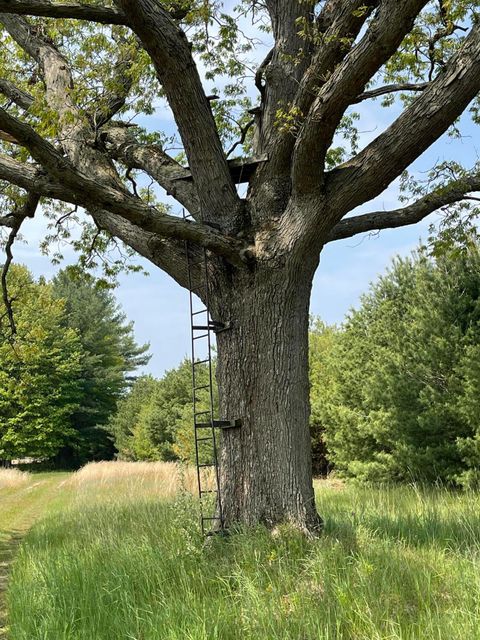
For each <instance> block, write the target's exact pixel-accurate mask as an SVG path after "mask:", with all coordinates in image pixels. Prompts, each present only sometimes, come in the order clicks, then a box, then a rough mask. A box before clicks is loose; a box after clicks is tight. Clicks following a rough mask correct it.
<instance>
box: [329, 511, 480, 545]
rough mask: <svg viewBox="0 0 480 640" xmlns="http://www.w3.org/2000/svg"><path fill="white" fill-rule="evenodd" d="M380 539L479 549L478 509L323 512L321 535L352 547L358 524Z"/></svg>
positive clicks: (479, 518)
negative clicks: (460, 511)
mask: <svg viewBox="0 0 480 640" xmlns="http://www.w3.org/2000/svg"><path fill="white" fill-rule="evenodd" d="M360 525H361V526H362V527H363V528H364V529H367V530H368V531H370V532H371V534H372V535H374V536H375V537H378V538H382V539H388V540H392V541H401V542H405V543H407V544H408V545H410V546H414V547H421V546H425V547H436V548H441V549H451V550H453V551H460V552H471V551H475V550H477V551H478V550H479V549H480V513H479V514H474V513H472V514H469V515H468V517H467V516H465V515H464V514H462V515H459V514H455V513H453V514H450V515H445V514H440V513H435V512H431V513H424V514H421V515H419V514H412V513H405V514H397V515H392V514H385V515H382V514H374V513H364V514H358V515H357V514H355V513H353V512H352V513H348V512H345V513H338V512H337V513H335V514H334V515H333V517H332V518H329V517H328V516H327V519H326V526H325V535H327V536H333V537H335V538H337V539H338V540H339V541H340V542H342V543H343V544H344V545H346V546H348V547H350V548H351V549H352V550H354V549H355V546H356V531H357V529H358V527H359V526H360Z"/></svg>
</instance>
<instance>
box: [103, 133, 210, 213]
mask: <svg viewBox="0 0 480 640" xmlns="http://www.w3.org/2000/svg"><path fill="white" fill-rule="evenodd" d="M100 139H101V141H102V142H103V143H104V144H105V146H106V149H107V152H108V153H109V155H110V156H111V157H112V158H114V159H115V160H118V161H119V162H121V163H122V164H124V165H125V166H126V167H128V168H130V169H140V170H142V171H145V172H146V173H148V175H149V176H151V177H152V178H153V179H154V180H156V181H157V182H158V184H159V185H160V186H161V187H162V188H163V189H165V191H166V192H167V193H168V194H169V195H172V196H173V197H174V198H175V199H176V200H178V202H180V204H182V205H183V206H184V207H186V208H187V209H188V210H189V211H190V213H191V214H192V215H193V216H194V217H197V216H198V214H199V208H200V203H199V200H198V196H197V192H196V189H195V184H194V183H193V182H186V181H185V180H175V177H176V176H178V173H179V171H182V170H183V167H182V166H181V165H179V164H178V162H175V160H174V159H173V158H171V157H170V156H169V155H168V154H167V153H165V151H163V149H162V148H161V147H160V146H158V145H153V144H148V145H146V144H140V143H139V142H138V141H137V140H136V139H135V136H134V134H133V133H132V131H131V129H130V128H125V127H123V126H115V123H112V125H111V126H109V127H107V128H105V129H104V130H103V131H102V132H101V134H100Z"/></svg>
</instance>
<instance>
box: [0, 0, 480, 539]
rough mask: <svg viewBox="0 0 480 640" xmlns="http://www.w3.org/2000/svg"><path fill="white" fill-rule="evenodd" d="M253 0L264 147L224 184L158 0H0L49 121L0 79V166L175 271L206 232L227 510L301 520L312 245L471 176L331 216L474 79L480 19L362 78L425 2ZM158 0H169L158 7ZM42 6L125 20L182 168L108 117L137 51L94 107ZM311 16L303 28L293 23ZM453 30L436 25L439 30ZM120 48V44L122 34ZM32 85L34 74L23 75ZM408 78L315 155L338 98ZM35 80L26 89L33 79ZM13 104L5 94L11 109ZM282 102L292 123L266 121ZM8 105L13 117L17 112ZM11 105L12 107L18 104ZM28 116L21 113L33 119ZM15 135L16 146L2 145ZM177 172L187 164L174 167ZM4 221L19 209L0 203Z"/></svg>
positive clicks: (477, 86)
mask: <svg viewBox="0 0 480 640" xmlns="http://www.w3.org/2000/svg"><path fill="white" fill-rule="evenodd" d="M314 4H315V3H313V2H304V1H302V2H300V1H299V0H279V1H278V2H273V1H270V0H267V1H266V3H265V7H266V9H267V11H268V15H269V16H270V19H271V25H272V33H273V39H274V43H273V48H272V50H271V52H270V53H269V54H268V56H267V57H266V58H265V60H264V62H263V63H262V64H261V65H260V66H259V68H258V71H257V74H256V78H255V84H256V86H257V88H258V90H259V92H260V104H259V107H258V109H257V110H256V114H255V149H254V151H255V153H256V154H259V155H260V154H261V155H262V156H265V157H267V158H268V161H265V162H262V163H261V164H259V165H258V167H257V168H256V169H255V171H253V172H252V177H251V178H250V181H249V186H248V194H247V196H246V197H245V198H240V197H239V195H238V193H237V190H236V186H235V181H234V179H233V178H232V175H231V173H230V167H229V164H228V162H227V154H226V152H225V150H224V149H223V148H222V144H221V142H220V135H219V132H218V130H217V125H216V123H215V120H214V118H213V115H212V111H211V107H210V101H209V98H208V96H207V95H206V92H205V89H204V87H203V84H202V79H201V77H200V74H199V71H198V69H197V66H196V64H195V60H194V57H193V55H192V51H191V46H190V43H189V42H188V40H187V36H186V34H185V32H184V31H183V29H182V27H181V24H180V23H179V20H181V18H182V15H184V14H183V12H182V11H181V10H178V11H177V10H175V9H173V10H170V11H169V10H167V8H166V5H165V3H163V2H160V1H159V0H137V1H136V2H133V1H132V0H115V2H114V5H115V6H116V8H110V7H102V6H100V5H98V3H95V4H86V3H69V4H67V3H58V2H50V1H48V0H5V1H1V0H0V12H4V13H0V24H1V25H2V27H3V30H4V31H6V32H8V33H9V34H10V35H11V36H12V38H14V40H15V41H16V42H17V43H18V45H19V46H20V47H21V48H22V49H23V51H24V53H25V55H26V56H28V57H29V59H30V61H29V64H31V65H32V66H34V67H35V68H36V72H37V73H38V75H39V77H40V78H41V82H42V86H43V89H44V95H43V97H44V99H45V101H46V104H47V105H48V108H49V109H51V110H53V111H54V112H55V113H56V116H57V117H58V132H57V134H56V136H54V137H53V138H54V139H52V138H49V139H47V138H45V137H42V135H40V134H39V132H38V131H37V130H36V129H35V126H36V125H35V119H34V118H30V117H28V116H29V111H30V110H31V106H32V104H33V102H34V98H33V96H32V95H30V94H29V93H28V92H27V91H25V87H23V88H19V87H17V86H16V85H15V83H14V82H12V79H11V78H0V94H2V96H5V99H6V100H7V101H8V104H5V103H2V104H3V105H4V106H3V108H0V141H1V142H0V144H2V145H10V146H11V149H12V151H11V153H10V152H9V151H8V147H7V148H5V146H3V153H2V154H0V180H4V181H6V182H7V183H8V184H10V185H15V186H16V187H19V188H20V189H23V190H25V191H26V192H28V193H34V194H36V195H35V197H38V196H46V197H49V198H53V199H56V200H59V201H63V202H68V203H72V204H74V205H77V206H81V207H84V208H85V209H86V211H88V213H89V215H90V216H91V218H92V219H93V220H94V221H95V223H96V224H97V226H98V227H100V228H101V229H105V230H107V231H108V232H109V233H110V234H112V235H113V236H115V237H117V238H119V239H121V240H122V241H124V242H125V243H126V244H128V245H129V246H130V247H132V248H134V249H135V250H136V251H137V252H138V253H140V254H141V255H142V256H144V257H146V258H147V259H148V260H150V261H151V262H152V263H153V264H155V265H157V266H158V267H160V268H161V269H163V270H164V271H165V272H166V273H168V274H170V275H171V276H172V277H173V278H174V279H175V280H176V282H178V283H179V284H180V285H181V286H186V285H187V283H188V278H187V273H186V262H185V259H184V241H185V240H188V242H189V246H190V248H191V250H192V251H193V253H194V254H196V255H201V254H202V251H203V249H202V248H206V249H207V251H208V257H209V268H210V269H211V276H212V284H213V286H212V290H211V291H210V302H211V306H212V309H213V311H214V315H215V319H217V320H220V321H223V322H225V323H229V325H230V326H231V329H229V330H228V331H225V332H222V333H220V334H219V336H218V381H219V387H220V400H221V407H222V413H223V415H222V418H228V419H237V418H240V419H241V420H242V422H243V426H242V427H241V428H240V429H237V430H236V429H233V430H231V431H227V432H225V434H224V441H223V449H222V455H221V474H222V486H223V496H222V497H223V503H224V510H225V516H226V524H227V526H228V525H231V524H234V523H236V522H243V523H247V524H255V523H258V522H264V523H266V524H268V525H269V526H274V525H276V524H277V523H279V522H282V521H285V520H288V521H291V522H293V523H294V524H296V525H297V526H298V527H300V528H302V529H305V530H308V531H316V530H317V529H318V526H319V523H320V520H319V518H318V516H317V514H316V510H315V505H314V498H313V490H312V478H311V462H310V440H309V430H308V415H309V406H308V362H307V335H308V307H309V298H310V288H311V283H312V278H313V275H314V272H315V269H316V267H317V264H318V261H319V256H320V252H321V250H322V248H323V246H324V245H325V244H326V243H327V242H330V241H332V240H336V239H339V238H345V237H350V236H352V235H354V234H355V233H359V232H365V231H371V230H378V229H383V228H388V227H395V226H403V225H407V224H412V223H415V222H418V221H419V220H421V219H422V218H424V217H425V216H426V215H428V214H429V213H431V212H433V211H435V210H437V209H438V208H440V207H442V206H445V205H447V204H451V203H454V202H459V201H461V200H462V199H463V198H465V197H466V196H468V194H469V193H471V192H472V191H474V190H477V189H479V187H480V182H479V177H478V175H476V174H472V175H469V176H466V177H464V178H463V179H462V180H454V181H452V182H451V184H448V185H443V186H442V188H441V189H436V190H434V191H433V192H432V193H430V194H428V195H427V196H424V197H423V198H421V199H420V200H419V201H418V202H416V203H413V204H411V205H409V206H407V207H405V208H403V209H397V210H395V211H390V212H374V213H370V214H364V215H361V216H355V217H353V218H346V217H345V216H346V215H347V214H348V213H349V212H350V211H351V210H352V209H353V208H355V207H356V206H358V205H360V204H363V203H365V202H368V201H369V200H371V199H372V198H374V197H375V196H377V195H379V194H380V193H381V192H382V191H383V190H384V189H385V188H386V187H387V186H388V185H389V184H390V183H391V182H392V181H393V180H394V179H395V178H397V177H398V176H399V175H400V173H401V172H402V171H403V170H404V169H405V168H406V167H408V166H409V165H410V164H411V163H412V162H413V161H414V160H415V159H416V158H417V157H418V156H419V155H420V154H421V153H422V152H423V151H424V150H426V149H427V148H428V147H429V146H430V145H431V144H432V143H433V142H434V141H435V140H437V139H438V138H439V137H440V136H441V135H442V134H443V133H444V132H445V131H446V130H447V128H448V127H449V126H450V125H451V124H452V123H453V122H454V121H455V120H456V118H458V117H459V116H460V115H461V114H462V112H463V111H464V110H465V109H466V108H467V107H468V104H469V103H470V101H471V100H472V99H473V98H474V97H475V96H476V95H477V94H478V92H479V90H480V25H479V23H478V22H476V21H473V23H472V25H471V27H470V32H469V34H468V36H467V37H466V38H465V41H464V42H463V44H462V46H461V47H460V48H459V50H458V52H457V53H455V54H454V55H452V56H451V58H450V60H449V61H448V62H447V64H446V65H444V66H443V67H442V70H441V71H440V72H439V73H438V74H437V75H436V76H435V75H434V74H433V73H429V74H428V75H429V77H428V78H426V79H428V82H423V83H422V82H419V83H417V84H411V83H399V84H392V85H387V86H383V87H374V88H373V89H370V88H369V87H368V84H369V83H370V81H371V80H372V79H373V78H375V77H376V74H377V72H378V71H379V70H380V69H381V68H382V65H383V64H384V63H385V62H386V61H387V60H388V59H389V58H390V56H392V54H394V52H395V51H396V50H397V48H398V47H399V45H400V43H401V42H402V40H403V38H404V36H405V35H407V34H408V33H409V32H411V30H412V28H413V26H414V24H415V21H416V19H417V18H418V15H419V13H420V12H421V11H422V9H423V8H424V7H425V5H426V4H427V1H426V0H405V1H404V2H398V1H397V0H372V1H371V2H367V3H365V1H364V0H328V1H325V2H323V3H321V7H322V9H321V11H320V13H319V14H318V15H315V13H314V12H313V6H314ZM172 6H173V5H172ZM29 15H30V16H46V17H50V18H61V19H65V18H73V19H84V20H90V21H96V22H99V23H102V24H112V25H127V26H129V27H130V29H131V30H132V31H133V32H134V33H135V34H136V38H137V39H136V40H135V42H136V43H137V44H138V47H140V46H141V47H143V48H144V49H145V50H146V51H147V52H148V54H149V55H150V57H151V63H152V67H153V69H154V70H155V72H156V75H157V77H158V80H159V83H160V84H161V85H162V88H163V91H164V94H165V96H166V97H167V100H168V102H169V105H170V108H171V110H172V113H173V116H174V118H175V121H176V124H177V127H178V132H179V134H180V136H181V139H182V144H183V149H184V151H185V154H186V156H187V161H188V172H187V171H185V168H184V167H180V165H179V164H178V163H177V162H176V161H175V160H174V159H173V158H172V157H170V156H169V155H168V154H167V153H166V152H165V150H164V149H162V148H161V147H160V146H158V145H152V144H143V143H141V142H139V141H138V140H137V139H136V138H135V135H134V134H133V133H132V132H131V131H132V130H131V129H130V128H129V127H126V124H127V123H122V122H114V121H112V118H113V117H114V116H115V114H117V113H118V110H119V109H121V107H122V106H123V105H124V104H126V101H127V100H128V94H129V91H130V88H131V84H132V81H131V78H128V77H125V78H122V74H124V72H125V70H126V69H128V68H129V65H131V64H132V63H133V60H134V59H135V56H136V55H137V53H136V51H135V50H132V51H131V53H130V54H129V55H127V57H126V58H124V59H122V58H121V57H120V58H118V60H117V61H116V62H115V66H116V67H117V76H118V79H119V82H118V83H117V89H116V90H115V91H113V92H112V95H110V96H109V98H110V99H109V100H108V103H107V108H106V109H105V108H104V111H103V112H102V111H98V110H96V107H95V105H93V106H92V109H91V111H90V112H88V111H87V112H86V111H85V109H83V108H80V107H79V105H78V104H77V103H76V101H75V100H76V99H75V92H74V91H72V89H74V88H75V86H74V77H75V74H74V73H73V72H72V69H71V68H70V65H69V60H68V59H67V58H66V57H65V55H64V54H63V53H62V51H61V47H59V46H57V44H56V43H55V42H53V41H52V40H51V39H50V38H49V37H46V36H45V34H44V33H43V32H42V29H41V28H38V24H37V25H36V26H35V25H33V24H32V23H31V22H30V21H29V20H28V18H25V17H19V16H29ZM300 27H301V28H303V29H304V30H305V31H306V32H312V33H313V32H314V33H315V38H312V39H308V38H306V37H305V36H304V35H301V34H300V33H299V29H300ZM450 33H451V32H450ZM134 49H135V47H134ZM37 89H38V87H37ZM406 90H408V91H412V92H418V94H415V95H416V97H415V99H414V100H413V101H412V103H411V104H410V106H408V107H407V108H406V109H405V110H404V112H403V113H402V114H401V115H400V117H399V118H398V119H397V120H396V121H395V122H393V124H392V125H391V126H390V127H389V128H388V129H387V130H386V131H385V132H383V133H382V134H380V135H379V136H378V137H377V139H376V140H374V141H373V142H372V143H371V144H370V145H368V146H367V147H366V148H364V149H363V150H361V151H360V152H359V153H358V154H357V155H356V156H354V157H353V158H352V159H350V160H349V161H348V162H346V163H344V164H343V165H340V166H338V167H336V168H335V169H334V170H333V171H328V170H327V168H326V162H325V159H326V154H327V152H328V149H329V147H330V145H331V143H332V140H333V137H334V135H335V132H336V130H337V128H338V125H339V123H340V121H341V119H342V117H343V115H344V114H345V112H346V110H347V109H348V107H349V106H350V105H353V104H356V103H358V102H360V101H362V100H366V99H368V98H371V97H375V96H378V95H384V94H386V93H390V92H394V91H406ZM32 93H33V91H32ZM11 105H14V109H12V108H11ZM289 109H293V111H294V113H295V114H296V117H297V118H298V122H297V123H296V127H295V131H294V135H292V132H291V131H288V130H284V129H283V128H282V127H279V126H278V123H277V119H278V113H279V111H280V112H282V110H283V111H287V112H288V110H289ZM19 113H20V114H21V115H18V114H19ZM25 114H26V115H25ZM32 123H33V124H32ZM18 147H23V150H22V151H23V152H24V155H23V156H20V155H19V154H18V153H17V151H16V150H18ZM122 168H123V171H125V170H131V169H140V170H142V171H143V172H145V173H146V174H147V175H148V176H150V177H151V178H152V180H154V181H155V182H156V183H157V184H158V185H160V186H161V187H163V188H164V189H165V190H166V191H167V192H168V193H170V194H172V195H173V196H174V197H175V198H176V199H177V201H178V202H179V203H180V204H181V205H182V206H184V207H185V208H186V209H188V210H189V211H190V212H191V213H192V216H193V218H194V220H195V221H194V222H189V221H185V220H183V219H181V218H178V217H176V216H174V215H170V214H167V213H165V212H164V211H162V210H161V209H159V208H157V207H154V206H151V205H150V204H149V203H148V202H146V201H144V200H142V199H141V198H140V197H138V195H137V194H136V193H134V192H133V193H132V192H131V191H130V190H129V189H128V186H127V184H126V181H125V180H124V179H123V177H122V174H121V170H122ZM187 174H188V178H189V179H188V180H184V179H179V178H182V177H183V178H185V176H186V175H187ZM0 225H3V226H5V227H7V228H8V227H9V228H10V229H12V230H14V229H15V228H16V225H17V219H15V218H14V217H12V216H11V215H8V214H7V215H2V216H0Z"/></svg>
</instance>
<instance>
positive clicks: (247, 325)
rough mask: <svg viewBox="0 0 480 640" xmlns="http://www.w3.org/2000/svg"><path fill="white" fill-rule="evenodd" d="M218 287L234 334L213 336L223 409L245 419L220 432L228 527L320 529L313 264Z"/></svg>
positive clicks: (219, 299)
mask: <svg viewBox="0 0 480 640" xmlns="http://www.w3.org/2000/svg"><path fill="white" fill-rule="evenodd" d="M288 262H289V264H288V265H287V266H285V267H284V268H273V269H272V268H269V267H265V268H261V269H259V270H258V271H257V272H256V273H255V274H254V275H252V276H250V277H244V278H241V279H240V281H238V282H236V283H235V290H236V292H237V293H236V295H235V296H231V294H230V291H229V287H228V286H227V287H225V289H224V287H223V286H222V285H220V290H221V292H220V293H219V294H217V296H216V298H215V306H218V307H219V313H221V316H220V317H222V320H223V319H225V321H227V322H229V323H230V325H231V327H232V328H231V329H230V330H228V331H225V332H222V333H219V334H218V339H217V344H218V353H217V379H218V383H219V389H220V409H221V412H222V415H225V416H226V417H227V419H232V420H234V419H236V418H238V417H240V418H241V420H242V426H241V428H239V429H229V430H226V431H225V432H224V433H223V438H222V444H223V446H222V455H221V487H222V508H223V515H224V518H225V521H226V522H227V524H231V523H235V522H243V523H246V524H255V523H257V522H264V523H266V524H267V525H269V526H274V525H276V524H278V523H279V522H282V521H289V522H292V523H294V524H296V525H297V526H300V527H301V528H304V529H306V530H308V531H311V532H313V531H315V530H318V529H319V527H320V522H321V521H320V519H319V517H318V515H317V511H316V509H315V498H314V492H313V486H312V467H311V445H310V432H309V426H308V418H309V380H308V320H309V318H308V308H309V299H310V289H311V281H312V278H313V273H314V270H315V266H316V261H315V264H309V265H307V264H301V263H300V264H299V263H298V262H297V263H295V261H293V260H289V261H288Z"/></svg>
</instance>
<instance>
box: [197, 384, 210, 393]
mask: <svg viewBox="0 0 480 640" xmlns="http://www.w3.org/2000/svg"><path fill="white" fill-rule="evenodd" d="M200 389H210V385H209V384H202V386H201V387H193V390H194V391H200Z"/></svg>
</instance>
